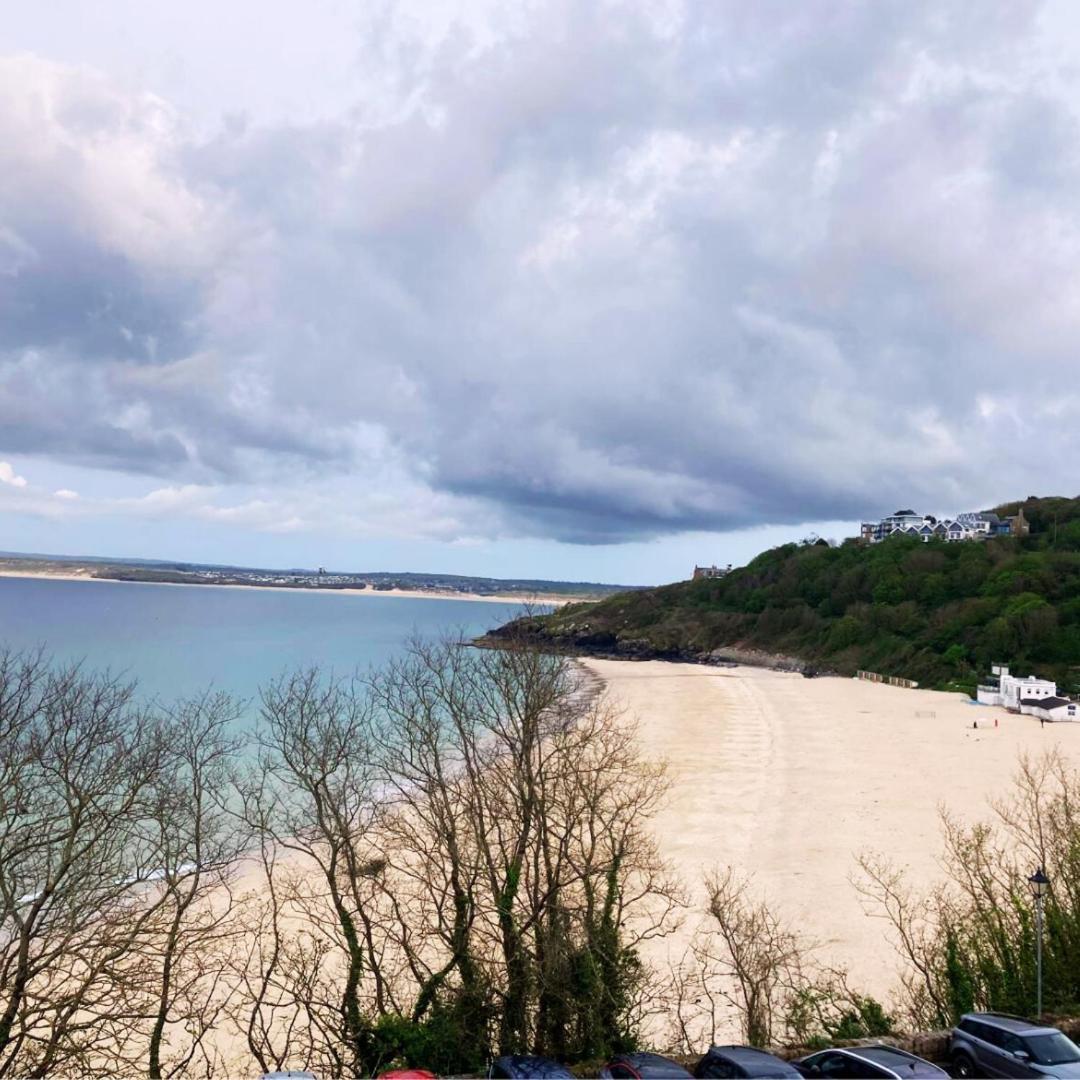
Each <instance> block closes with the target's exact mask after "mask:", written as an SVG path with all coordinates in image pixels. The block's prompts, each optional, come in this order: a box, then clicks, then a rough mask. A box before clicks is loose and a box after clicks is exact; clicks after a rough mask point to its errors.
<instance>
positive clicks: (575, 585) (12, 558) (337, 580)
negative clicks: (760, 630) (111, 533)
mask: <svg viewBox="0 0 1080 1080" xmlns="http://www.w3.org/2000/svg"><path fill="white" fill-rule="evenodd" d="M0 574H8V575H18V574H24V575H27V576H41V577H53V576H72V577H81V578H94V579H100V580H105V581H141V582H150V583H159V584H173V585H246V586H254V587H263V588H278V589H315V590H326V591H341V590H364V589H370V590H371V591H373V592H395V591H396V592H402V591H408V592H429V593H431V594H432V596H446V595H448V594H449V595H461V596H482V597H491V598H497V597H501V596H505V597H507V598H508V599H511V600H513V599H526V598H536V599H540V600H542V599H544V598H545V597H558V598H560V599H581V600H586V599H600V598H603V597H605V596H610V595H611V594H613V593H617V592H623V591H626V590H627V589H631V588H635V587H637V586H630V585H608V584H602V583H600V582H591V581H548V580H545V579H540V578H536V579H533V578H489V577H469V576H465V575H460V574H422V573H406V572H400V573H396V572H389V571H375V572H369V571H365V572H343V571H337V570H327V569H326V568H325V567H318V568H316V569H287V570H273V569H265V568H257V567H243V566H217V565H207V564H200V563H170V562H158V561H152V560H137V559H132V560H124V559H103V558H94V557H81V558H76V557H74V556H52V555H23V554H18V553H3V554H0Z"/></svg>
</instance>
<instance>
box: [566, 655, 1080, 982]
mask: <svg viewBox="0 0 1080 1080" xmlns="http://www.w3.org/2000/svg"><path fill="white" fill-rule="evenodd" d="M587 663H588V666H589V668H591V669H592V670H593V671H594V672H596V673H597V674H598V675H600V676H601V677H602V678H603V679H604V680H605V681H606V682H607V684H608V687H609V691H610V693H611V694H612V696H613V697H614V698H615V699H616V700H617V701H620V702H622V703H623V704H624V705H625V706H626V707H627V709H629V710H630V712H631V713H633V714H634V715H636V716H637V717H638V719H639V721H640V723H641V736H642V741H643V743H644V749H645V751H646V753H648V754H649V755H657V756H659V755H663V756H665V757H666V758H667V759H668V761H669V763H670V775H671V778H672V780H673V781H674V790H673V792H672V795H671V797H670V801H669V805H668V807H667V808H666V809H665V810H664V811H663V813H662V814H661V815H660V816H659V817H658V818H657V819H656V821H655V829H656V834H657V837H658V838H659V841H660V844H661V847H662V850H663V851H664V853H665V854H666V855H667V856H668V858H670V859H671V860H672V862H673V863H674V864H675V866H676V867H677V868H678V870H679V871H680V872H681V874H682V875H683V877H684V879H685V880H686V881H687V882H688V883H691V884H693V885H694V886H695V887H697V888H698V890H699V892H700V886H699V885H698V883H699V882H700V881H701V879H702V874H703V872H704V871H705V869H706V868H707V867H708V866H710V865H712V864H716V863H730V864H733V865H736V866H739V867H742V868H745V869H746V870H748V871H751V872H753V873H754V875H755V877H756V880H757V882H758V884H759V885H760V886H761V887H762V888H763V889H764V890H765V892H766V894H767V895H768V897H769V898H770V900H771V901H773V902H775V903H776V904H777V906H778V907H779V908H780V909H782V910H783V911H784V912H786V913H788V914H790V915H791V916H792V917H794V918H796V919H797V920H798V921H799V923H800V924H801V926H802V927H803V928H804V929H805V931H806V932H807V933H808V934H809V935H811V936H813V937H815V938H817V939H819V940H822V941H824V942H827V943H828V947H827V949H826V950H823V955H825V954H827V955H828V956H829V958H830V959H831V960H833V961H834V962H836V963H839V964H842V965H844V966H846V967H847V968H848V970H849V971H850V973H851V975H852V982H853V985H855V986H857V987H860V988H862V989H864V990H865V991H868V992H870V993H872V994H874V995H875V996H880V997H885V996H887V994H888V991H889V990H890V988H891V987H892V986H893V985H894V984H895V982H896V974H895V973H896V958H895V954H894V953H893V950H892V947H891V945H890V944H889V942H888V940H887V938H886V932H887V928H886V926H885V924H884V923H883V922H882V921H881V920H880V919H877V918H872V917H870V916H868V915H867V914H866V912H864V910H863V908H862V906H861V904H860V899H859V896H858V894H857V893H856V891H855V889H854V888H853V886H852V884H851V882H850V878H851V876H852V875H853V874H854V873H855V871H856V866H855V856H856V854H857V853H859V852H862V851H867V850H874V851H878V852H881V853H884V854H887V855H889V856H890V858H891V859H892V860H893V861H894V862H895V863H896V864H898V865H902V866H906V867H907V871H908V874H909V875H910V881H911V882H912V883H913V884H916V885H922V884H930V883H931V882H933V881H936V880H938V879H939V878H940V877H941V871H940V867H939V864H938V861H937V860H938V857H939V854H940V850H941V840H940V838H941V829H940V822H939V816H938V815H939V807H940V806H942V805H944V806H947V807H948V808H949V809H950V810H951V811H953V812H955V813H956V814H958V815H960V816H962V817H964V818H967V819H970V820H975V819H978V818H985V817H986V816H987V810H988V806H987V799H988V798H989V797H990V796H992V795H994V794H997V793H1001V792H1004V791H1006V790H1007V789H1008V788H1009V787H1010V786H1011V781H1012V777H1013V776H1014V774H1015V772H1016V768H1017V763H1018V760H1019V756H1020V755H1021V753H1022V752H1025V751H1026V752H1030V753H1038V752H1040V751H1041V750H1043V749H1045V748H1049V747H1052V746H1058V745H1060V746H1061V747H1062V748H1063V749H1064V750H1065V751H1066V752H1067V753H1068V754H1070V755H1072V756H1074V757H1076V759H1077V761H1078V763H1080V724H1067V723H1061V724H1047V725H1046V726H1045V728H1044V727H1042V726H1041V725H1040V724H1039V722H1038V721H1037V720H1035V719H1034V718H1032V717H1029V716H1016V715H1012V714H1009V713H1007V712H1005V710H1004V709H993V708H986V707H980V706H974V705H970V704H966V703H965V702H964V700H963V698H962V697H961V696H960V695H958V694H944V693H938V692H935V691H926V690H903V689H899V688H895V687H890V686H883V685H880V684H876V683H869V682H862V681H859V680H855V679H839V678H819V679H804V678H803V677H802V676H800V675H791V674H784V673H779V672H772V671H764V670H759V669H753V668H742V667H740V668H737V669H716V668H708V667H700V666H696V665H692V664H668V663H662V662H655V661H653V662H643V663H627V662H620V661H600V660H590V661H588V662H587ZM995 718H996V719H997V721H998V726H997V727H996V728H995V727H994V719H995ZM975 720H978V721H979V724H980V727H979V728H978V729H977V730H976V729H973V728H972V723H973V721H975ZM684 947H685V940H683V939H676V940H672V939H669V940H668V941H667V942H666V943H664V944H661V945H658V946H657V950H656V954H655V955H654V956H653V959H654V960H657V961H663V960H665V959H667V958H669V957H671V958H675V959H677V958H678V956H681V954H682V951H683V948H684Z"/></svg>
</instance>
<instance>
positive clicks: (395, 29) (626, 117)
mask: <svg viewBox="0 0 1080 1080" xmlns="http://www.w3.org/2000/svg"><path fill="white" fill-rule="evenodd" d="M357 47H358V60H357V64H358V66H359V67H360V68H361V69H362V70H363V71H364V72H365V76H366V77H367V78H369V80H370V88H369V89H370V92H369V93H368V94H367V95H361V97H360V98H359V99H358V100H356V101H353V102H350V103H343V105H342V108H341V110H340V114H339V116H338V117H337V118H336V119H329V120H322V121H320V122H318V123H315V122H312V123H311V124H309V125H301V124H296V123H294V124H292V125H288V126H286V125H278V126H267V125H260V124H259V122H258V118H254V119H244V118H233V119H230V120H229V121H227V122H226V123H225V124H223V126H222V127H221V129H220V130H219V131H218V132H217V133H216V134H214V135H212V136H211V137H208V138H201V137H196V136H195V135H194V134H192V133H191V132H190V131H189V130H188V129H187V128H186V127H185V123H184V118H183V116H182V115H181V114H180V113H179V112H178V111H177V110H176V109H175V108H173V107H171V106H169V105H168V104H166V103H163V102H160V101H158V100H156V99H151V98H139V97H132V96H131V94H130V92H122V91H121V90H119V89H117V88H116V87H113V86H112V85H110V84H109V83H108V81H107V80H106V79H104V78H102V77H100V76H96V75H92V74H89V73H87V72H85V71H75V70H72V69H66V68H63V67H60V66H57V65H53V64H49V63H47V62H45V61H43V60H38V59H34V58H27V57H23V58H19V59H16V60H13V61H10V62H8V66H7V70H6V73H5V74H4V76H3V80H2V87H0V88H3V89H5V90H6V92H5V93H4V96H3V97H2V98H0V101H2V102H3V104H0V137H4V139H5V144H6V153H5V157H6V160H7V163H8V168H7V169H6V170H5V173H6V175H5V176H4V177H2V178H0V372H2V373H3V374H2V380H3V381H2V383H0V452H3V453H8V454H14V453H17V452H20V451H21V452H42V453H47V454H52V455H55V456H57V457H61V458H64V459H65V460H80V461H81V460H93V461H99V462H105V463H107V464H109V465H110V466H111V467H115V468H123V469H126V470H128V471H131V470H141V471H145V472H150V473H153V474H155V475H159V476H161V477H162V478H164V479H165V480H166V481H167V482H168V483H170V484H183V483H189V482H192V481H198V482H214V483H221V484H225V485H229V484H262V485H268V484H272V485H274V486H275V488H277V489H278V490H279V491H280V492H282V493H284V495H283V497H286V498H287V496H288V493H289V492H290V491H295V492H300V491H303V490H304V488H305V485H306V484H308V483H309V482H311V480H312V478H313V477H318V478H320V479H321V480H326V479H327V478H328V477H329V478H331V479H336V481H337V482H338V483H339V484H340V485H341V490H342V492H344V493H346V494H345V496H344V497H345V498H349V497H350V496H349V494H348V493H350V492H355V491H360V490H362V491H363V492H364V493H365V496H369V497H374V501H373V502H367V503H365V505H366V506H368V507H369V509H368V510H367V511H366V513H367V514H369V515H375V516H377V515H378V514H379V513H380V512H383V513H385V515H386V518H387V521H388V522H389V521H391V520H399V519H400V518H401V517H402V516H403V513H404V514H405V516H409V513H411V511H412V510H415V511H416V512H417V515H418V516H420V517H422V516H423V514H422V511H423V508H424V505H425V500H430V499H433V498H439V499H443V500H445V499H449V500H450V501H451V502H452V503H453V502H454V500H457V503H456V505H457V512H456V516H455V515H454V514H450V513H449V512H448V511H447V509H446V505H445V504H444V503H440V506H441V507H442V509H441V511H440V520H441V522H442V524H440V526H439V528H440V530H441V531H440V533H439V535H442V536H445V535H448V534H449V533H451V532H452V531H453V530H455V529H456V530H457V531H458V532H459V533H461V534H463V535H473V536H477V535H499V534H518V535H536V536H551V537H555V538H559V539H564V540H570V541H572V542H577V543H607V542H613V541H619V540H624V539H629V538H635V537H649V536H657V535H662V534H665V533H675V532H679V531H685V530H695V529H735V528H741V527H745V526H748V525H754V524H760V523H789V522H797V521H806V520H813V519H820V520H824V519H845V518H848V519H849V518H852V517H856V516H859V515H860V514H863V513H872V512H875V511H878V510H882V509H886V510H887V509H891V508H892V505H891V504H893V503H905V504H906V503H918V504H920V505H926V506H933V507H937V508H944V509H963V508H965V507H969V506H978V505H981V504H983V503H986V502H988V501H990V500H993V499H995V498H998V497H1003V496H1008V495H1016V494H1024V493H1026V490H1027V488H1028V487H1031V486H1032V482H1033V477H1035V476H1038V478H1039V483H1038V484H1037V485H1036V486H1039V487H1042V488H1047V489H1048V488H1049V487H1054V486H1061V485H1065V486H1066V487H1067V486H1068V483H1069V482H1070V475H1071V473H1070V470H1069V468H1068V467H1067V463H1068V462H1069V461H1070V460H1071V455H1072V454H1073V453H1074V452H1075V450H1076V449H1077V435H1076V434H1075V433H1074V425H1073V424H1072V422H1071V419H1070V418H1071V416H1072V415H1073V414H1074V413H1075V410H1076V403H1075V400H1074V399H1073V397H1072V395H1073V390H1072V388H1071V386H1072V383H1071V379H1072V376H1073V375H1074V374H1075V363H1076V361H1075V355H1076V344H1077V333H1078V330H1080V302H1078V301H1077V299H1076V297H1077V296H1080V269H1078V267H1080V263H1077V260H1076V258H1075V253H1076V251H1077V249H1078V248H1080V221H1078V210H1080V203H1078V199H1080V184H1078V180H1080V169H1078V159H1077V154H1076V146H1077V132H1078V126H1077V118H1076V116H1075V114H1074V112H1073V108H1072V105H1071V101H1072V100H1075V99H1074V98H1073V97H1071V94H1070V89H1069V87H1070V85H1071V84H1070V83H1069V82H1068V80H1069V78H1070V75H1069V73H1068V71H1066V70H1064V69H1060V68H1057V67H1055V66H1054V65H1053V64H1051V63H1050V61H1049V60H1048V56H1049V55H1050V54H1049V52H1048V51H1047V43H1046V42H1045V41H1044V40H1042V39H1041V38H1040V37H1039V29H1038V8H1037V7H1036V6H1033V5H1024V4H1015V3H990V4H985V5H979V6H978V7H977V8H973V7H972V6H971V5H969V4H965V3H955V4H942V3H926V4H912V3H889V4H874V5H870V4H845V3H829V4H808V5H798V6H792V5H790V4H786V3H785V4H780V3H776V4H773V3H753V4H745V5H736V4H725V5H712V4H679V3H675V2H673V3H670V4H658V5H656V6H655V7H653V6H651V5H643V4H636V3H635V4H617V3H615V4H603V5H596V6H594V7H592V8H584V9H583V8H581V7H580V6H579V5H569V4H566V5H563V4H554V5H553V4H540V5H536V6H535V7H516V8H515V10H514V12H513V13H510V12H508V11H504V10H503V9H501V8H499V7H496V8H493V9H491V10H490V11H487V12H486V13H481V14H479V15H478V14H476V13H475V12H473V13H472V15H471V17H470V18H468V19H463V20H462V21H461V22H460V24H456V25H454V26H452V27H451V29H450V30H449V31H446V32H443V31H439V32H438V33H434V32H433V36H429V37H425V32H424V27H423V20H422V19H419V18H414V19H412V20H411V21H410V20H407V19H406V18H405V16H404V15H403V16H401V18H398V17H396V15H395V13H394V12H393V11H391V13H390V14H388V15H387V16H386V18H385V19H384V20H382V21H381V22H379V23H378V24H377V25H376V24H375V23H372V25H371V26H369V27H368V28H367V29H365V30H362V31H360V32H359V34H358V42H357ZM267 77H270V76H269V75H268V76H267ZM42 102H47V103H48V104H47V105H44V106H43V105H42V104H41V103H42ZM5 110H7V111H6V113H5ZM1048 461H1049V462H1051V463H1052V464H1050V465H1049V466H1047V464H1046V463H1047V462H1048ZM1053 463H1056V464H1053ZM395 500H396V501H395ZM409 500H413V503H411V504H410V507H409V508H407V510H408V512H406V511H403V509H402V505H403V503H405V502H408V501H409ZM380 506H381V507H383V510H382V511H380V509H379V507H380ZM410 520H411V518H410ZM373 524H377V522H373ZM388 527H391V526H388Z"/></svg>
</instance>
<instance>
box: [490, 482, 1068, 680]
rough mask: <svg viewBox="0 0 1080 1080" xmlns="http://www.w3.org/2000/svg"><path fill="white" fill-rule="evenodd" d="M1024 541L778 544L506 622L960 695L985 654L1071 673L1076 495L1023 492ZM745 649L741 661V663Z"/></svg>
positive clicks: (609, 653) (652, 650)
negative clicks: (651, 585) (733, 562)
mask: <svg viewBox="0 0 1080 1080" xmlns="http://www.w3.org/2000/svg"><path fill="white" fill-rule="evenodd" d="M1020 510H1022V511H1023V513H1024V515H1025V517H1026V519H1027V520H1028V521H1029V522H1030V523H1031V533H1030V535H1027V536H1019V537H1000V538H996V539H991V540H986V541H974V540H973V541H965V542H961V543H951V544H950V543H945V542H942V541H933V542H931V543H928V544H924V543H922V542H921V541H920V540H918V539H915V538H907V537H894V538H890V539H888V540H886V541H884V542H882V543H879V544H874V545H864V544H861V543H859V542H856V541H847V542H845V543H844V544H842V545H840V546H839V547H832V546H829V545H828V544H825V543H824V542H817V543H811V544H787V545H784V546H783V547H779V548H774V549H772V550H771V551H766V552H763V553H762V554H761V555H759V556H758V557H757V558H755V559H754V560H753V561H752V562H751V563H750V564H749V565H748V566H745V567H742V568H740V569H738V570H735V571H733V572H732V573H731V574H729V575H728V576H726V577H723V578H716V579H703V580H697V581H686V582H681V583H679V584H676V585H666V586H663V587H661V588H656V589H644V590H640V591H636V592H632V593H622V594H619V595H616V596H613V597H610V598H609V599H606V600H604V601H602V602H600V603H594V604H570V605H567V606H566V607H564V608H561V609H560V610H558V611H556V612H553V613H552V614H550V615H546V616H530V617H527V618H524V619H519V620H517V621H516V622H514V623H511V624H509V625H508V626H505V627H502V628H500V629H499V630H498V631H495V632H494V633H493V634H491V635H489V637H488V639H487V641H486V643H487V644H493V645H507V644H510V643H512V642H513V641H515V640H516V641H519V642H521V643H529V644H533V645H539V646H541V647H543V648H549V649H552V650H556V651H561V652H567V653H574V654H584V655H591V656H602V657H611V658H618V659H661V660H681V661H691V662H696V663H703V662H704V663H710V662H711V663H715V662H723V661H724V660H725V659H726V660H728V661H734V662H739V663H766V664H768V665H769V666H777V665H779V666H783V667H787V668H789V669H793V670H800V669H802V668H804V667H811V668H817V669H819V670H823V671H826V670H827V671H834V672H837V673H839V674H854V673H855V671H856V670H858V669H859V668H867V669H869V670H872V671H879V672H881V673H883V674H885V675H896V676H902V677H906V678H910V679H915V680H918V681H919V683H920V684H921V685H923V686H928V687H935V686H936V687H941V688H945V687H949V688H958V689H960V688H962V689H968V690H971V689H973V688H974V686H975V683H976V681H977V680H978V678H979V676H980V675H981V674H983V673H985V672H986V671H988V670H989V667H990V665H991V664H992V663H1010V664H1012V665H1013V667H1014V670H1020V671H1023V672H1025V673H1027V672H1029V671H1030V672H1033V673H1035V674H1039V675H1044V676H1047V677H1049V678H1054V679H1056V680H1057V682H1058V683H1059V684H1060V685H1061V687H1062V689H1063V690H1064V691H1065V692H1069V691H1073V690H1075V689H1076V688H1077V684H1078V682H1080V678H1078V676H1080V499H1028V500H1026V501H1024V502H1023V503H1011V504H1008V505H1007V506H1006V507H1000V508H999V512H1003V513H1006V512H1007V513H1009V514H1010V515H1012V514H1016V513H1017V512H1018V511H1020ZM750 657H753V659H750Z"/></svg>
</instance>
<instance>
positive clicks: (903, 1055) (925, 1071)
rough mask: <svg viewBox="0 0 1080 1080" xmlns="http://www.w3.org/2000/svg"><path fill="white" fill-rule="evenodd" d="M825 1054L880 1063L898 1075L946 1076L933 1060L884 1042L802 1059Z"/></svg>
mask: <svg viewBox="0 0 1080 1080" xmlns="http://www.w3.org/2000/svg"><path fill="white" fill-rule="evenodd" d="M824 1054H844V1055H845V1056H847V1057H853V1058H858V1059H860V1060H862V1061H869V1062H871V1063H872V1064H874V1065H879V1066H880V1067H881V1068H883V1069H888V1070H889V1071H890V1072H893V1073H896V1074H897V1075H898V1076H901V1077H904V1076H920V1075H922V1076H944V1075H947V1074H945V1073H944V1072H943V1071H942V1070H941V1069H939V1068H938V1066H937V1065H935V1064H934V1063H933V1062H932V1061H927V1060H926V1059H925V1058H921V1057H918V1056H916V1055H915V1054H909V1053H908V1052H907V1051H906V1050H901V1049H900V1048H899V1047H898V1046H888V1045H886V1044H884V1043H877V1044H876V1045H874V1044H872V1045H870V1046H836V1047H833V1048H832V1049H831V1050H818V1051H816V1052H815V1053H813V1054H808V1055H807V1056H806V1057H805V1058H803V1059H802V1060H803V1061H804V1062H805V1061H810V1060H811V1059H812V1058H815V1057H818V1056H819V1055H824Z"/></svg>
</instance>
